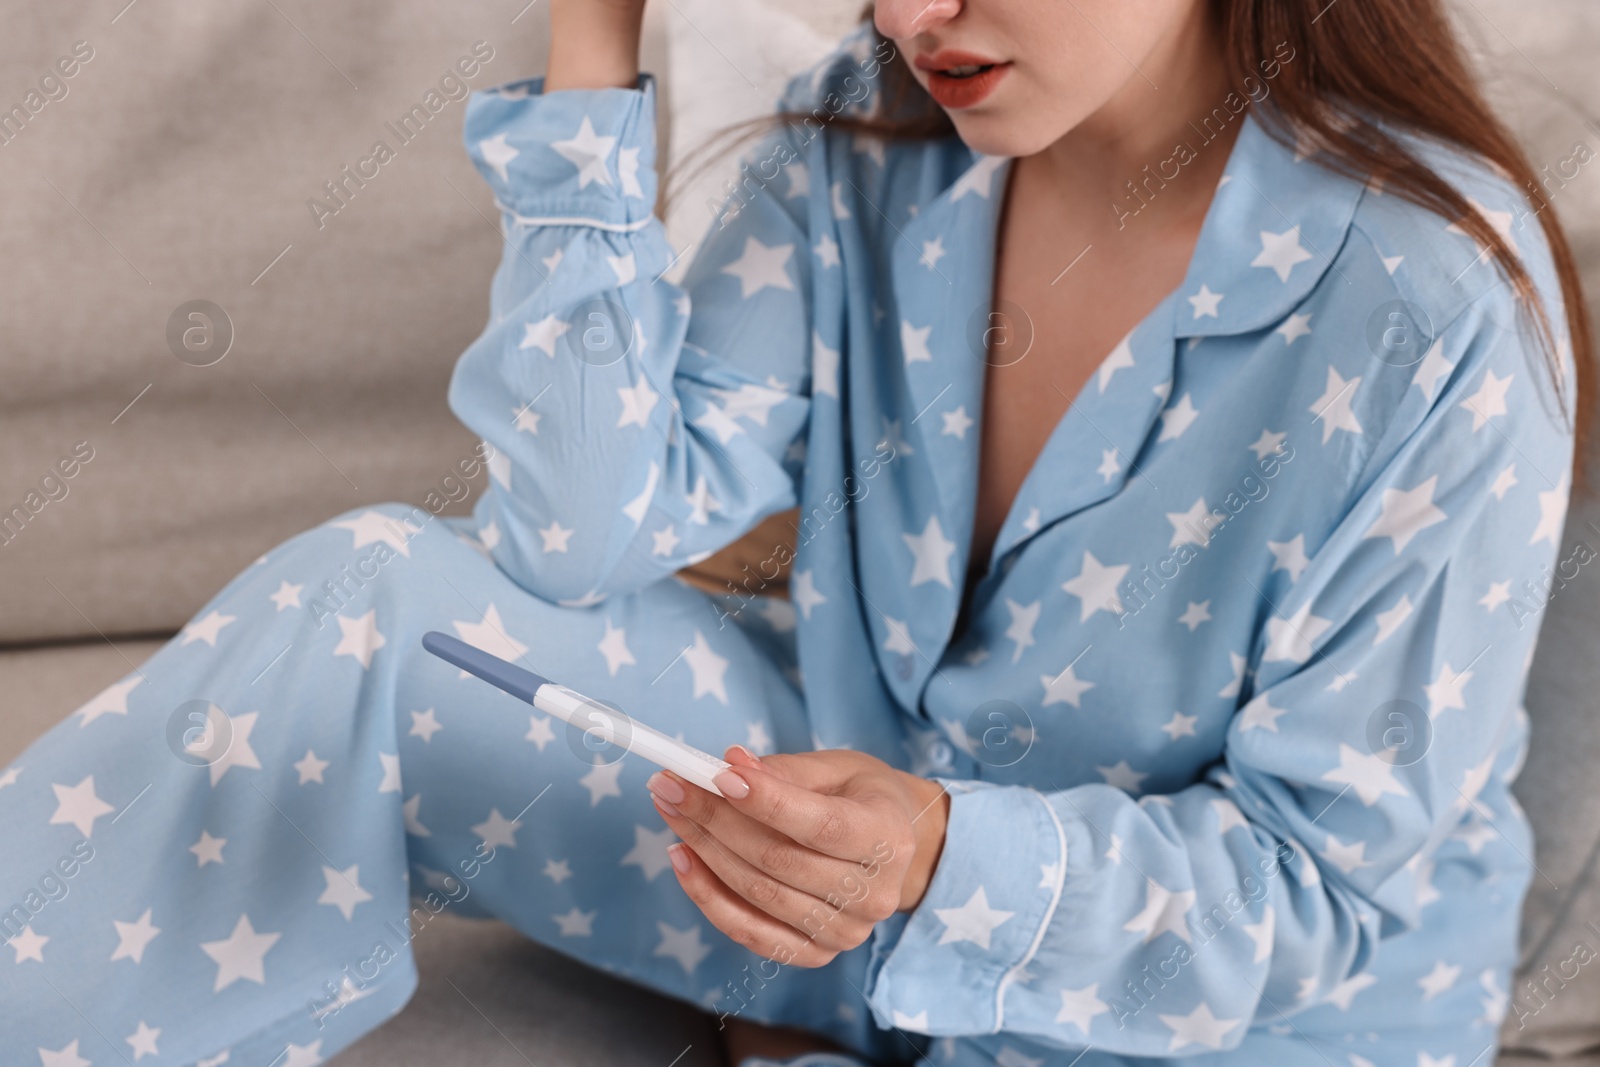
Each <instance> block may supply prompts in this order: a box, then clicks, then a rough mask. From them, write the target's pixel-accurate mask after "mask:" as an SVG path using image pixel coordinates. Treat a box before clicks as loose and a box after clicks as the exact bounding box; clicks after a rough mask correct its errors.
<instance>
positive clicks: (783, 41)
mask: <svg viewBox="0 0 1600 1067" xmlns="http://www.w3.org/2000/svg"><path fill="white" fill-rule="evenodd" d="M801 6H803V12H802V11H788V10H784V9H783V8H781V7H780V6H779V5H778V4H776V3H773V2H771V0H672V3H671V5H670V6H669V7H668V8H667V10H666V11H665V13H664V20H665V30H666V34H667V56H668V68H667V69H668V75H667V77H668V82H669V84H668V85H667V86H666V91H667V102H668V107H669V109H670V110H669V120H668V136H667V142H668V143H667V151H666V158H667V164H668V167H671V166H673V165H675V164H677V163H678V162H679V161H681V160H683V159H684V158H685V157H686V156H687V155H688V154H689V153H692V152H693V151H694V150H695V149H697V148H699V147H701V146H702V145H705V144H706V143H707V142H708V140H711V139H713V138H715V136H716V135H717V134H718V133H720V132H721V131H723V130H725V129H727V128H729V127H731V126H735V125H737V124H739V123H742V122H745V121H746V120H749V119H754V118H759V117H761V116H763V115H769V114H771V113H772V110H773V107H774V105H775V104H776V103H777V100H778V97H779V96H780V95H781V94H782V92H783V89H784V86H785V85H786V84H787V83H788V81H789V79H790V78H792V77H793V76H794V75H795V74H798V73H799V72H800V71H802V70H805V69H806V68H807V67H809V66H811V65H812V64H814V63H816V62H818V61H819V60H821V59H822V58H823V57H824V56H826V55H827V54H828V53H829V52H831V51H833V49H834V46H835V45H836V44H837V43H838V41H839V39H840V38H841V37H843V36H844V35H845V33H847V32H848V31H849V29H850V27H851V26H853V25H854V24H855V22H856V16H858V15H859V14H860V13H861V11H862V7H863V5H862V3H861V0H808V2H807V3H806V4H805V5H801ZM750 146H751V143H750V142H749V141H745V142H742V143H737V144H734V145H732V146H730V147H731V150H724V151H722V152H720V153H719V154H716V155H707V154H703V153H702V154H698V155H695V156H694V158H693V159H692V160H691V163H692V167H693V168H694V169H697V168H699V167H700V166H701V165H704V166H705V170H704V172H703V173H702V174H700V175H699V177H698V178H696V179H695V180H694V181H693V182H690V183H682V184H678V183H675V184H674V187H673V192H674V195H673V198H672V201H671V202H670V203H669V204H668V206H667V211H666V219H665V221H666V226H667V237H668V239H669V240H670V241H671V242H672V246H673V247H674V248H675V249H677V250H678V251H680V252H682V251H685V250H686V249H690V248H691V246H693V245H694V244H696V243H697V242H698V241H699V240H700V239H701V238H702V237H704V236H705V234H706V229H707V227H708V226H709V225H710V224H711V220H712V217H713V210H714V209H713V207H709V206H707V205H708V202H710V204H712V205H717V206H720V205H721V203H722V201H723V199H724V196H725V189H726V185H725V183H726V182H728V181H730V180H732V179H733V178H734V177H735V176H736V175H737V173H738V160H739V156H740V154H741V153H743V152H745V151H748V150H749V148H750ZM691 258H692V252H691V254H690V255H685V256H683V257H682V258H681V259H679V261H678V262H677V263H676V264H675V265H674V268H673V270H672V271H670V272H669V273H668V277H669V279H676V278H678V277H681V275H682V271H683V270H684V269H685V267H686V266H687V264H688V262H689V260H690V259H691Z"/></svg>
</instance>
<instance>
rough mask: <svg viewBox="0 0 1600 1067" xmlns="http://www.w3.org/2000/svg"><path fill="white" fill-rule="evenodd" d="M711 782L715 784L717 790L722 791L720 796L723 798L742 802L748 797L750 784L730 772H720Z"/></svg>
mask: <svg viewBox="0 0 1600 1067" xmlns="http://www.w3.org/2000/svg"><path fill="white" fill-rule="evenodd" d="M711 780H712V781H713V782H715V783H716V785H717V788H718V789H720V790H722V795H723V796H725V797H732V798H733V799H734V800H743V799H744V798H745V797H747V796H749V795H750V783H749V782H747V781H745V780H744V779H743V778H740V777H739V776H738V775H737V774H734V773H733V772H732V771H721V772H719V773H718V774H717V776H716V777H714V778H712V779H711Z"/></svg>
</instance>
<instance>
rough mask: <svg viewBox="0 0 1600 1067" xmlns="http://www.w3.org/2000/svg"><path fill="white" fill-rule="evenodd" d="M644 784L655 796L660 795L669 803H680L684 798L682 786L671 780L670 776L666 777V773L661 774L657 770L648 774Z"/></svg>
mask: <svg viewBox="0 0 1600 1067" xmlns="http://www.w3.org/2000/svg"><path fill="white" fill-rule="evenodd" d="M644 785H645V788H646V789H648V790H650V792H652V793H654V794H655V795H656V796H658V797H660V798H661V799H662V800H665V801H667V802H668V803H671V804H682V803H683V798H684V792H683V786H681V785H679V784H678V783H677V782H675V781H673V780H672V779H671V778H668V777H667V776H666V775H664V774H662V773H661V772H660V771H657V772H656V773H654V774H652V775H651V776H650V780H649V781H647V782H645V783H644Z"/></svg>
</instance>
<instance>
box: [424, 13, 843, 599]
mask: <svg viewBox="0 0 1600 1067" xmlns="http://www.w3.org/2000/svg"><path fill="white" fill-rule="evenodd" d="M642 6H643V5H642V3H639V2H637V0H627V2H606V3H596V2H594V0H584V2H583V3H581V4H579V3H573V4H570V5H569V4H557V5H556V6H555V8H554V10H553V11H552V18H553V19H554V21H555V27H556V36H555V38H554V43H553V44H552V49H551V59H550V72H551V73H550V76H549V79H544V80H541V79H534V80H531V81H527V82H521V83H513V84H511V85H507V86H502V87H500V88H498V89H492V90H486V91H483V92H480V93H477V94H474V97H473V99H472V101H471V103H470V104H469V105H468V112H467V118H466V132H465V136H466V141H467V147H468V151H469V152H470V154H471V155H472V157H473V159H474V161H475V162H476V163H477V166H478V169H479V171H480V173H481V174H482V175H483V177H484V179H485V180H486V181H487V182H488V183H489V185H490V187H491V188H492V189H493V190H494V193H495V197H496V200H497V202H498V203H499V206H500V209H501V212H502V217H503V230H504V233H505V238H506V248H505V253H504V255H503V257H502V260H501V263H500V267H499V270H498V271H497V273H496V275H495V278H494V282H493V286H492V289H491V294H490V302H491V308H490V313H491V321H490V325H489V326H488V328H487V329H485V331H484V332H483V334H482V336H480V337H479V338H478V339H477V340H476V341H475V342H474V343H473V344H472V346H471V347H470V348H469V349H468V350H467V351H466V353H465V354H464V355H463V356H462V358H461V360H460V362H459V363H458V365H457V367H456V372H455V376H454V379H453V381H452V383H451V389H450V404H451V407H452V409H453V410H454V411H455V412H456V414H457V415H459V416H460V417H461V419H462V420H463V421H464V422H466V423H467V425H469V426H470V427H472V428H473V429H474V430H476V431H477V432H478V433H479V434H481V435H482V436H483V437H484V439H485V440H487V441H488V442H489V443H490V444H491V445H493V446H494V448H495V449H496V451H497V453H498V454H497V456H496V457H495V461H494V462H493V463H492V464H491V474H492V477H491V479H490V486H489V491H488V493H487V494H486V496H485V498H484V499H483V500H482V501H481V502H480V503H479V506H478V510H477V519H478V525H479V528H480V536H481V537H482V538H483V541H484V544H485V545H486V546H487V547H488V548H489V550H490V551H491V552H492V553H493V554H494V556H495V559H496V560H497V561H498V562H499V564H500V565H501V566H502V567H503V568H504V569H505V570H506V571H507V572H508V573H509V574H511V575H512V577H513V578H515V579H516V580H517V581H518V582H519V583H520V584H522V585H523V586H524V587H526V588H527V589H529V590H530V591H532V592H534V593H536V594H538V595H540V596H543V597H545V598H547V599H551V600H561V601H578V602H589V601H592V600H593V599H595V598H597V597H601V596H604V595H605V594H607V593H612V592H618V591H624V590H629V589H635V588H638V587H640V586H643V585H645V584H647V583H649V582H651V581H654V580H656V579H658V578H660V577H662V576H664V575H667V574H670V573H672V572H674V571H677V570H679V569H680V568H682V567H684V566H686V565H689V564H692V563H695V562H697V561H698V560H700V559H703V558H704V557H705V556H707V555H709V554H710V553H712V552H714V551H715V550H717V549H719V548H721V547H723V546H724V545H726V544H728V543H729V542H731V541H733V540H735V539H736V538H738V537H739V536H740V535H741V534H743V533H744V532H745V531H747V530H749V529H750V528H751V527H752V526H754V525H755V524H756V523H757V522H759V521H760V520H761V519H762V518H764V517H766V516H768V515H770V514H772V513H773V512H776V511H781V510H783V509H785V508H788V507H790V506H792V505H793V504H794V503H795V478H796V476H797V475H798V471H799V461H798V459H797V458H795V457H794V456H793V455H792V454H791V453H790V446H791V445H792V444H793V443H794V441H795V438H796V437H797V435H798V434H799V433H800V431H801V429H802V428H803V427H804V425H805V424H806V420H807V416H808V414H809V410H810V400H809V396H810V388H811V382H810V353H811V347H812V346H811V336H812V324H811V313H810V297H811V280H810V271H811V259H812V257H811V254H810V244H811V242H810V241H809V240H808V237H807V224H808V223H807V219H808V216H809V215H810V212H809V211H808V200H807V198H806V197H804V196H795V195H791V194H795V193H798V192H800V191H802V190H804V189H805V188H806V182H805V173H804V172H805V170H806V167H807V163H806V161H805V160H804V159H803V158H802V156H804V155H805V154H806V150H807V146H803V145H801V144H799V143H798V142H797V141H796V140H795V139H794V137H795V135H793V134H792V133H791V132H789V131H787V130H783V131H779V132H776V133H774V134H773V135H771V136H770V137H768V138H767V139H766V140H765V141H763V142H762V143H761V144H760V145H759V146H758V147H757V148H756V149H755V153H756V154H757V155H758V156H759V157H761V160H762V162H763V163H764V164H766V163H767V161H769V160H770V165H764V166H763V167H762V168H761V172H762V173H763V174H771V175H774V178H773V180H771V181H767V182H762V183H760V184H759V187H754V186H755V185H756V183H754V182H746V186H747V187H751V188H748V190H747V191H745V192H743V193H742V195H741V197H740V200H741V203H742V206H741V207H740V208H739V210H738V211H737V212H729V213H725V214H724V215H723V216H721V217H719V218H717V219H715V220H712V227H711V229H710V231H709V232H708V233H707V235H706V237H705V238H704V239H702V240H701V242H700V243H699V245H698V246H697V247H696V248H695V249H694V257H695V258H694V261H693V263H692V264H691V266H690V268H689V271H688V274H687V277H686V280H685V282H684V284H683V285H682V286H678V285H674V284H672V283H671V282H669V281H667V280H665V279H664V278H663V276H662V275H663V273H664V272H665V271H666V270H667V269H668V268H669V267H670V266H671V264H672V263H673V262H674V260H675V259H676V258H677V257H676V255H675V254H674V252H673V250H672V248H671V247H670V246H669V245H668V243H667V240H666V237H665V234H664V231H663V228H662V226H661V223H660V222H659V221H658V220H657V219H656V218H655V217H654V216H653V214H652V212H653V209H654V206H655V202H656V174H655V152H656V143H655V141H656V137H655V91H654V83H653V81H652V80H651V79H650V77H649V76H648V75H644V76H639V75H638V74H637V73H636V71H637V65H636V61H635V60H634V58H633V57H634V55H635V53H636V51H637V39H638V16H639V14H640V11H641V10H642ZM608 35H609V36H608ZM594 41H606V42H609V43H608V44H606V45H605V47H603V48H602V47H598V46H595V47H589V43H591V42H594ZM630 77H631V78H632V79H633V80H632V81H631V82H630V83H629V84H630V87H629V88H620V87H609V88H606V87H602V86H606V85H614V83H617V82H620V81H622V80H625V79H628V78H630ZM556 85H570V86H573V88H567V89H562V90H561V91H556V90H555V88H554V87H555V86H556ZM809 148H810V149H811V150H812V153H813V156H814V160H813V161H814V162H817V161H820V149H821V141H820V139H818V140H817V141H815V142H812V143H811V144H810V145H809Z"/></svg>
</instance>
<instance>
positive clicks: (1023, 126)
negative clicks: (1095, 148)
mask: <svg viewBox="0 0 1600 1067" xmlns="http://www.w3.org/2000/svg"><path fill="white" fill-rule="evenodd" d="M949 115H950V120H951V121H952V122H953V123H954V124H955V127H956V134H957V136H959V137H960V138H961V140H962V141H963V142H965V144H966V145H967V147H968V148H970V149H972V150H973V151H974V152H977V153H979V154H981V155H985V156H1005V157H1007V158H1018V157H1021V156H1031V155H1033V154H1035V153H1036V152H1042V151H1044V149H1046V148H1047V147H1049V146H1050V145H1051V144H1053V143H1054V142H1055V141H1056V140H1057V139H1059V138H1060V137H1061V134H1062V132H1063V131H1061V130H1053V129H1046V128H1044V124H1043V123H1040V122H1039V121H1038V120H1037V119H1032V120H1030V119H1028V118H1026V117H1024V116H1023V115H1022V114H1021V113H1020V112H1019V110H1018V109H1015V108H1005V109H1003V110H1002V109H995V110H993V111H984V110H981V109H977V108H974V109H972V110H970V111H959V112H957V111H952V112H949Z"/></svg>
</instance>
